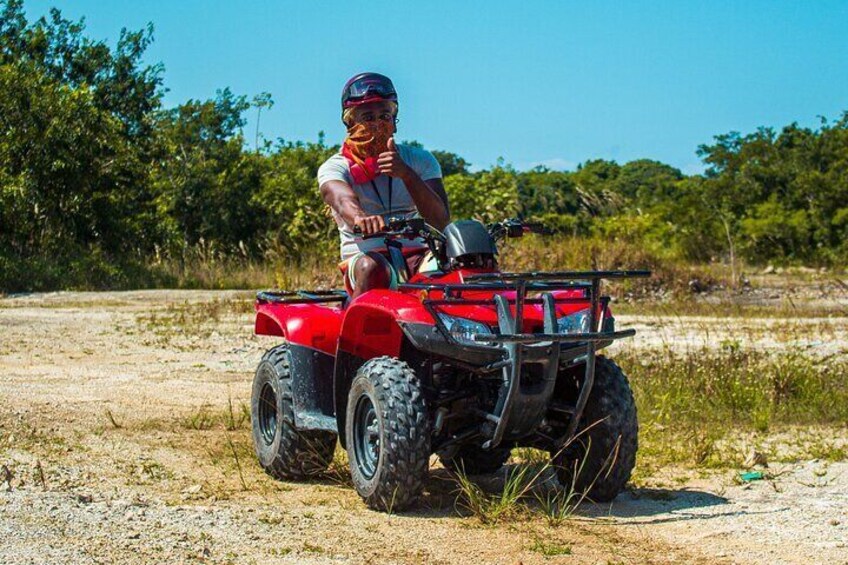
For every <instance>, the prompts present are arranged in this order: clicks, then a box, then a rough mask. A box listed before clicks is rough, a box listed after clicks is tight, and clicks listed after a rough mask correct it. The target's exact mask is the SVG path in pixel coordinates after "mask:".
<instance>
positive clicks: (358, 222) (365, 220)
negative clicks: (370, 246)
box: [320, 180, 386, 235]
mask: <svg viewBox="0 0 848 565" xmlns="http://www.w3.org/2000/svg"><path fill="white" fill-rule="evenodd" d="M320 190H321V198H323V199H324V202H325V203H326V204H327V205H328V206H329V207H330V208H332V209H333V210H335V212H336V213H337V214H338V215H339V216H341V217H342V219H343V220H344V222H345V223H346V224H347V225H349V226H352V227H359V229H360V230H362V232H363V233H365V234H367V235H370V234H373V233H377V232H379V231H381V230H382V229H384V228H385V227H386V223H385V222H384V221H383V218H382V216H379V215H371V216H369V215H368V214H366V213H365V210H363V209H362V206H360V204H359V198H357V196H356V193H355V192H354V191H353V189H352V188H351V187H350V185H349V184H348V183H346V182H344V181H341V180H328V181H327V182H325V183H324V184H322V185H321V186H320Z"/></svg>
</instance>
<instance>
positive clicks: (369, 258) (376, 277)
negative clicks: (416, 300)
mask: <svg viewBox="0 0 848 565" xmlns="http://www.w3.org/2000/svg"><path fill="white" fill-rule="evenodd" d="M351 263H352V264H351V265H350V269H352V273H353V280H352V281H351V282H352V283H353V296H352V297H351V298H356V297H357V296H359V295H360V294H362V293H363V292H366V291H369V290H372V289H375V288H391V287H392V286H394V285H396V284H397V281H396V277H395V275H394V269H392V266H391V265H390V264H389V261H388V260H387V259H386V258H385V257H383V256H382V255H380V254H379V253H375V252H373V251H372V252H368V253H364V254H362V255H358V256H357V257H355V258H354V260H353V261H352V262H351Z"/></svg>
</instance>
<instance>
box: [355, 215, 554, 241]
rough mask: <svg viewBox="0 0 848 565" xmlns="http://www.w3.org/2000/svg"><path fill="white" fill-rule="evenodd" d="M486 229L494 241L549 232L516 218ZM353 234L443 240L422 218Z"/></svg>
mask: <svg viewBox="0 0 848 565" xmlns="http://www.w3.org/2000/svg"><path fill="white" fill-rule="evenodd" d="M486 229H488V230H489V234H490V235H491V236H492V238H493V239H494V240H496V241H497V240H500V239H504V238H507V237H521V236H523V235H524V234H525V233H537V234H540V235H550V234H551V231H550V230H548V229H547V228H545V227H544V226H542V225H541V224H538V223H528V222H524V221H522V220H520V219H518V218H509V219H506V220H503V221H502V222H495V223H492V224H488V225H487V226H486ZM353 233H354V234H355V235H358V236H359V237H361V238H362V239H374V238H378V237H383V238H386V237H387V238H396V237H403V238H409V239H412V238H416V237H420V238H423V239H425V240H427V239H438V240H444V236H443V235H442V232H440V231H439V230H437V229H436V228H434V227H433V226H431V225H430V224H428V223H427V222H425V221H424V220H423V219H422V218H402V217H392V218H389V219H388V220H387V222H386V229H384V230H381V231H379V232H376V233H372V234H363V233H362V229H361V228H360V227H359V226H354V228H353Z"/></svg>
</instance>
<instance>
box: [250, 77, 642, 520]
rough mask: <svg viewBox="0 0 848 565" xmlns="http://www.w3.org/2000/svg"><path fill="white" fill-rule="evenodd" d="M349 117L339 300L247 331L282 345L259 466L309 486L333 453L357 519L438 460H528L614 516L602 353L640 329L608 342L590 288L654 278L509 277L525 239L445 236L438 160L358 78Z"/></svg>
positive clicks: (611, 397)
mask: <svg viewBox="0 0 848 565" xmlns="http://www.w3.org/2000/svg"><path fill="white" fill-rule="evenodd" d="M342 108H343V113H342V119H343V120H344V122H345V125H347V127H348V136H347V139H346V140H345V142H344V145H343V146H342V150H341V152H340V153H339V154H338V155H334V156H333V157H331V158H330V159H329V160H328V161H327V162H326V163H324V164H323V165H322V166H321V168H320V171H319V173H318V178H319V183H320V188H321V193H322V195H323V197H324V200H325V202H327V203H328V204H329V205H330V207H331V209H332V210H333V214H334V216H335V219H336V222H337V223H338V225H339V231H340V233H341V238H342V242H341V251H342V258H343V259H344V260H345V261H344V262H343V263H342V268H343V270H344V269H345V268H347V275H346V276H345V285H346V287H347V288H346V289H345V290H342V289H333V290H294V291H285V290H284V291H279V290H274V291H262V292H259V293H258V294H257V300H256V325H255V331H256V333H257V334H259V335H269V336H275V337H277V338H280V339H281V340H282V343H279V344H278V345H276V346H274V347H272V348H271V349H269V350H268V351H267V352H266V353H265V355H264V356H263V357H262V360H261V361H260V362H259V366H258V367H257V369H256V373H255V375H254V380H253V393H252V395H251V427H252V433H253V442H254V448H255V451H256V455H257V458H258V460H259V463H260V465H261V466H262V467H263V468H264V469H265V470H266V471H267V472H268V473H269V474H270V475H271V476H273V477H276V478H279V479H285V480H302V479H308V478H310V477H313V476H315V475H317V474H319V473H321V472H322V471H324V470H325V469H327V467H328V466H329V464H330V461H331V460H332V458H333V453H334V451H335V449H336V443H337V442H338V443H340V444H341V446H342V447H343V448H344V449H346V450H347V453H348V459H349V461H350V474H351V481H352V483H353V486H354V488H355V489H356V491H357V492H358V493H359V495H360V496H361V497H362V499H363V500H364V501H365V503H366V504H367V505H368V506H369V507H371V508H375V509H379V510H388V511H395V510H400V509H402V508H406V507H408V506H410V505H411V504H413V503H414V502H415V500H416V499H417V498H418V497H419V495H420V494H421V493H422V492H423V490H424V487H425V483H426V479H427V475H428V472H429V467H430V456H431V455H433V454H436V455H438V457H439V459H440V460H441V462H442V464H443V465H444V466H445V467H447V468H449V469H459V470H463V471H464V472H466V473H469V474H478V473H487V472H493V471H496V470H497V469H499V468H501V466H503V465H504V464H505V463H506V461H507V460H508V458H509V456H510V451H511V450H512V449H513V448H515V447H532V448H536V449H540V450H544V451H547V452H548V453H549V454H550V458H551V464H552V466H553V467H554V468H555V469H556V473H557V477H558V479H559V481H560V483H562V484H563V486H565V487H566V488H568V489H571V490H573V491H575V492H585V493H587V494H588V496H590V497H591V498H592V499H593V500H597V501H608V500H612V499H613V498H614V497H615V496H616V495H617V494H618V493H619V492H621V490H622V489H623V488H624V486H625V484H626V483H627V481H628V479H629V478H630V473H631V471H632V469H633V466H634V465H635V462H636V450H637V445H638V441H637V439H638V422H637V418H636V405H635V403H634V401H633V395H632V393H631V390H630V386H629V384H628V382H627V377H626V375H625V374H624V373H623V372H622V370H621V369H620V368H619V367H618V365H616V364H615V363H614V362H613V361H612V360H611V359H609V358H607V357H605V356H604V355H599V354H598V351H599V350H601V349H603V348H604V347H606V346H608V345H610V344H611V343H613V342H614V341H615V340H617V339H622V338H627V337H631V336H632V335H634V334H635V330H632V329H624V330H617V329H616V328H615V319H614V318H613V315H612V311H611V309H610V297H609V296H604V295H603V294H602V293H601V280H603V279H627V278H632V277H643V276H648V274H649V273H647V272H646V271H552V272H507V271H502V270H501V268H500V266H499V261H498V254H499V250H498V242H501V241H504V240H505V239H507V238H514V237H522V235H523V234H524V233H525V232H527V231H530V230H532V229H534V228H533V226H532V225H530V224H525V223H524V222H522V221H521V220H518V219H508V220H505V221H503V222H498V223H494V224H490V225H488V226H485V225H483V224H482V223H480V222H478V221H476V220H456V221H453V222H450V221H449V213H448V204H447V197H446V195H445V191H444V188H443V187H442V183H441V180H440V178H439V177H440V176H441V173H440V170H439V165H438V163H437V162H436V160H435V159H434V158H433V156H432V155H431V154H430V153H428V152H426V151H424V150H422V149H418V148H416V147H411V146H403V145H401V146H397V145H396V144H395V142H394V138H393V135H394V132H395V123H396V116H397V96H396V94H395V90H394V87H393V86H392V84H391V81H389V79H387V78H386V77H384V76H382V75H376V74H374V73H366V74H364V75H357V76H355V77H353V78H352V79H351V80H350V81H348V84H347V85H346V86H345V89H344V91H343V94H342ZM384 254H385V255H384ZM430 263H432V264H430ZM366 291H368V292H366Z"/></svg>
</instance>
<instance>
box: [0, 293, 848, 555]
mask: <svg viewBox="0 0 848 565" xmlns="http://www.w3.org/2000/svg"><path fill="white" fill-rule="evenodd" d="M248 296H249V295H246V294H245V293H237V292H211V291H143V292H128V293H119V292H109V293H51V294H39V295H27V296H18V297H7V298H3V299H0V563H3V564H5V563H10V564H19V563H20V564H22V563H114V562H121V563H194V562H197V563H347V562H351V563H504V564H515V563H524V564H530V563H558V562H562V563H575V562H579V563H607V562H627V563H676V562H694V563H848V548H846V540H848V463H846V462H836V463H827V462H824V461H805V462H799V463H797V464H793V465H784V466H777V465H772V466H771V467H770V468H769V469H768V470H767V471H768V475H767V477H768V478H767V479H766V480H760V481H754V482H751V483H746V484H739V481H738V480H737V473H735V472H729V471H725V472H711V473H707V472H703V473H699V472H693V471H692V470H683V469H665V470H664V471H663V472H662V475H659V476H655V477H649V478H647V479H646V480H645V481H644V483H643V484H640V486H639V488H635V489H634V490H632V491H631V492H628V493H625V494H623V495H621V496H620V497H619V498H618V499H617V500H616V501H614V502H613V503H612V504H611V505H588V506H585V507H583V508H582V510H581V512H580V516H578V517H576V518H574V519H572V520H570V521H567V522H566V523H565V524H564V525H562V526H558V527H549V526H548V525H547V524H546V523H545V522H544V521H543V520H541V519H539V518H525V519H521V520H517V521H515V522H511V523H507V524H505V525H500V526H495V527H491V526H486V527H484V526H481V525H480V524H479V523H478V522H477V521H476V520H475V519H473V518H470V517H463V516H460V515H458V513H457V510H456V508H455V502H454V501H455V496H454V494H453V486H452V485H451V484H450V481H448V480H447V477H446V475H445V473H444V472H443V471H441V470H439V469H434V471H433V478H432V479H431V481H430V483H429V484H428V488H427V494H426V496H425V497H424V499H423V501H422V507H421V508H420V509H419V510H417V511H415V512H412V513H408V514H404V515H398V516H387V515H384V514H379V513H374V512H370V511H368V510H367V509H365V508H364V506H363V505H362V503H361V502H360V501H359V499H358V497H357V496H356V494H355V492H353V491H352V489H351V488H350V487H348V486H347V485H345V484H344V478H343V477H342V476H341V475H336V476H332V477H330V478H328V479H323V480H321V481H318V482H314V483H309V484H294V483H280V482H276V481H272V480H271V479H270V478H268V477H266V476H265V475H264V474H262V473H261V470H260V469H259V468H258V466H257V465H256V464H255V463H254V461H253V458H252V455H251V453H250V434H249V428H248V426H247V424H246V423H245V420H244V417H243V414H242V412H241V411H242V406H243V405H244V403H246V401H247V400H248V398H249V394H250V380H251V374H252V371H253V368H254V367H255V364H256V363H257V361H258V359H259V357H260V356H261V354H262V352H263V351H264V350H265V349H266V348H267V347H269V346H270V345H272V344H273V341H271V340H269V339H268V338H260V337H256V336H253V335H252V326H251V322H252V316H251V314H250V307H249V303H248V304H245V301H244V300H243V299H246V297H248ZM619 320H620V322H621V323H622V324H624V325H627V324H630V325H633V326H635V327H637V328H640V329H643V330H651V331H650V332H648V331H644V332H643V333H642V335H641V336H639V337H637V338H636V340H634V341H633V342H632V346H634V347H642V346H646V347H647V346H655V345H657V344H666V345H670V346H672V347H698V346H699V345H698V344H701V343H715V342H716V341H720V340H722V339H737V338H738V337H739V336H741V338H744V339H751V340H753V341H752V343H757V344H761V345H762V346H763V347H766V348H779V347H785V346H786V343H784V342H781V341H780V340H778V339H775V338H774V336H775V334H776V332H775V331H774V329H773V324H784V323H798V324H814V325H816V324H817V325H818V327H819V329H822V332H820V333H823V334H824V335H825V336H826V337H825V338H824V339H823V340H822V341H823V344H824V345H826V347H828V348H831V349H830V350H828V351H826V352H824V354H826V355H827V354H831V353H830V352H831V351H832V352H837V353H838V352H840V351H844V350H845V347H846V344H848V339H846V328H848V321H846V319H845V318H831V319H829V320H823V319H797V320H789V321H788V322H787V321H786V320H783V321H779V322H778V321H775V320H770V319H748V320H745V322H744V325H745V329H743V330H741V332H740V330H739V325H738V324H734V326H733V329H729V328H730V326H729V325H728V323H727V321H725V320H721V319H716V318H678V317H675V318H656V317H651V318H648V317H639V316H626V317H625V316H623V317H621V318H619ZM822 324H826V326H823V325H822ZM705 330H706V331H707V335H706V336H705V333H704V332H705ZM656 335H662V336H663V337H662V339H660V340H659V341H655V340H656V338H655V337H652V336H656ZM790 345H792V346H800V345H799V344H797V343H796V344H790ZM824 345H823V346H822V347H824ZM810 348H812V349H819V346H818V345H816V344H812V345H810ZM230 407H233V408H232V410H231V409H230ZM228 422H229V423H228ZM498 480H502V478H501V479H498V478H497V477H495V478H493V479H492V481H495V482H497V481H498Z"/></svg>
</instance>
